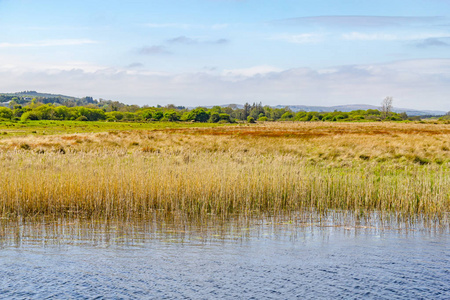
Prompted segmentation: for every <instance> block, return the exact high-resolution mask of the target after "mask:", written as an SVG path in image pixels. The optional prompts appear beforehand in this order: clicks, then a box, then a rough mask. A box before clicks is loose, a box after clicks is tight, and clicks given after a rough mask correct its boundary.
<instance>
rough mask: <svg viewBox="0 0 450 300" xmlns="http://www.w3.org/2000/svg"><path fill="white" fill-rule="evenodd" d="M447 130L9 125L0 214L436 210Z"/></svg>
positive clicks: (447, 206)
mask: <svg viewBox="0 0 450 300" xmlns="http://www.w3.org/2000/svg"><path fill="white" fill-rule="evenodd" d="M180 126H181V125H180ZM189 126H191V125H189ZM449 137H450V127H448V125H439V124H394V123H363V124H361V123H358V124H357V123H340V124H335V123H330V124H324V123H266V124H258V125H252V126H247V125H245V126H228V127H217V128H212V127H206V128H160V129H158V128H153V129H152V130H148V129H136V130H135V129H129V130H109V131H108V132H93V133H73V132H72V131H70V132H69V133H66V134H64V132H60V133H59V134H58V135H39V134H33V135H28V136H14V135H13V134H12V133H11V135H10V136H8V135H7V136H6V137H5V136H4V137H3V138H2V139H1V140H0V163H1V166H2V169H1V171H0V190H1V191H2V193H1V194H0V203H1V207H0V213H1V214H2V215H3V216H17V215H21V216H33V215H54V216H61V215H67V216H91V217H92V216H93V217H95V216H98V217H137V216H145V215H148V214H150V213H152V212H154V211H159V212H167V213H173V212H177V213H183V214H187V215H204V214H214V215H219V216H224V217H226V216H229V215H232V214H236V213H240V214H253V213H261V212H273V213H277V212H281V211H294V210H301V209H314V210H318V211H326V210H329V209H344V210H352V211H355V212H358V213H359V212H361V213H364V212H366V211H373V210H377V211H382V212H383V211H385V212H395V213H398V214H400V215H404V216H408V215H411V216H412V215H417V214H423V215H426V216H428V217H431V218H440V219H442V220H444V219H448V216H447V215H448V213H449V211H450V170H449V169H450V166H449V164H450V150H449V149H450V138H449Z"/></svg>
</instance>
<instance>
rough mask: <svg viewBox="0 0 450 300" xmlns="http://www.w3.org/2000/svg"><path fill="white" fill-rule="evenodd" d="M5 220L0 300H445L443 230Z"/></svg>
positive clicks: (448, 280)
mask: <svg viewBox="0 0 450 300" xmlns="http://www.w3.org/2000/svg"><path fill="white" fill-rule="evenodd" d="M0 224H1V226H2V227H1V231H0V266H1V270H0V272H1V278H2V279H1V281H0V298H10V299H45V298H49V299H135V298H138V299H142V298H143V299H148V298H150V299H164V298H166V299H167V298H177V299H178V298H181V299H186V298H187V299H223V298H229V299H231V298H232V299H236V298H240V299H292V298H300V299H304V298H309V299H318V298H322V299H338V298H344V299H349V298H350V299H353V298H366V299H367V298H375V299H418V298H419V299H420V298H424V299H449V298H450V235H449V229H448V226H447V227H446V226H431V227H424V226H421V225H420V226H419V225H417V226H410V225H408V226H407V225H405V224H402V223H393V224H392V223H391V224H388V225H386V224H383V226H381V225H380V224H378V223H376V222H375V223H373V222H372V223H371V222H370V221H369V222H364V223H359V222H353V223H351V224H352V225H348V223H346V222H345V221H342V220H340V221H339V220H336V219H335V220H333V221H329V220H328V221H327V220H321V221H318V220H317V219H316V218H314V217H310V218H300V217H292V216H291V217H289V218H288V217H285V218H260V219H251V220H244V221H242V220H240V221H236V220H235V221H228V222H219V223H217V222H207V221H205V222H200V223H195V222H193V223H190V224H188V223H185V222H174V223H170V222H163V221H157V220H153V221H139V222H137V221H136V222H105V221H101V222H100V221H79V220H57V221H48V220H47V221H34V222H30V221H27V222H25V221H21V222H11V221H8V222H6V221H4V222H2V223H0ZM374 224H375V225H374Z"/></svg>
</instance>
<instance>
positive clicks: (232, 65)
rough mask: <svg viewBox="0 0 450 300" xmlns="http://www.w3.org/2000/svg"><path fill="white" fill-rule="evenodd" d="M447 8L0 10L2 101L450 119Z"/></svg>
mask: <svg viewBox="0 0 450 300" xmlns="http://www.w3.org/2000/svg"><path fill="white" fill-rule="evenodd" d="M449 12H450V0H427V1H419V0H409V1H399V0H391V1H384V0H378V1H369V0H367V1H364V0H353V1H345V0H341V1H331V0H328V1H300V0H296V1H293V0H272V1H269V0H179V1H173V0H165V1H115V0H112V1H111V0H109V1H102V0H97V1H92V0H91V1H85V0H79V1H49V0H40V1H31V0H0V91H1V92H14V91H21V90H37V91H41V92H51V93H61V94H67V95H73V96H79V97H83V96H87V95H89V96H93V97H94V98H104V99H112V100H119V101H122V102H125V103H129V104H139V105H145V104H147V105H156V104H161V105H165V104H169V103H174V104H177V105H187V106H197V105H212V104H226V103H245V102H263V103H264V104H269V105H277V104H286V105H287V104H299V105H300V104H302V105H339V104H352V103H353V104H357V103H366V104H373V105H379V103H380V102H381V100H382V99H383V98H384V97H385V96H393V97H394V104H395V106H398V107H409V108H418V109H440V110H445V111H448V110H450V96H449V95H450V16H449Z"/></svg>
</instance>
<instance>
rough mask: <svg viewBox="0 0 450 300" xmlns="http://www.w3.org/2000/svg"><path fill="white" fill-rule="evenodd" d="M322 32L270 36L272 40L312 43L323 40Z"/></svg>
mask: <svg viewBox="0 0 450 300" xmlns="http://www.w3.org/2000/svg"><path fill="white" fill-rule="evenodd" d="M324 37H325V36H324V35H323V34H318V33H301V34H280V35H276V36H274V37H272V38H271V39H272V40H279V41H285V42H288V43H293V44H314V43H319V42H321V41H323V39H324Z"/></svg>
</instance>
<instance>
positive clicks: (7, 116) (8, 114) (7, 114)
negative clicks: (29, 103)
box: [0, 107, 13, 119]
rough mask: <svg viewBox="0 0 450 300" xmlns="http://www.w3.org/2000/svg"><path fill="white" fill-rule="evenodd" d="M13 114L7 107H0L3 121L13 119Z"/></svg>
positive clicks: (0, 116)
mask: <svg viewBox="0 0 450 300" xmlns="http://www.w3.org/2000/svg"><path fill="white" fill-rule="evenodd" d="M12 115H13V113H12V110H10V109H9V108H6V107H0V118H1V119H11V117H12Z"/></svg>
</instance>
